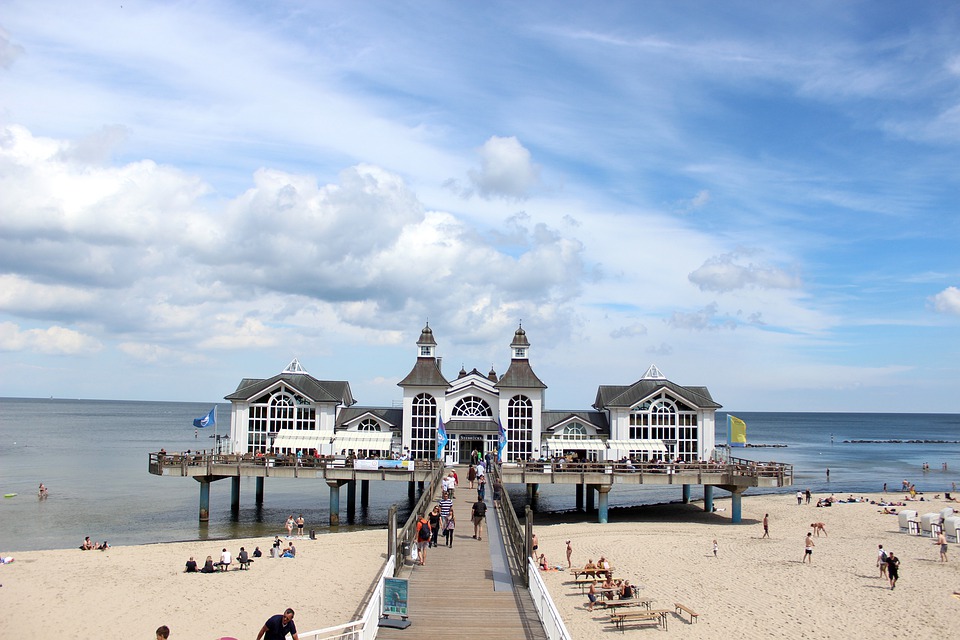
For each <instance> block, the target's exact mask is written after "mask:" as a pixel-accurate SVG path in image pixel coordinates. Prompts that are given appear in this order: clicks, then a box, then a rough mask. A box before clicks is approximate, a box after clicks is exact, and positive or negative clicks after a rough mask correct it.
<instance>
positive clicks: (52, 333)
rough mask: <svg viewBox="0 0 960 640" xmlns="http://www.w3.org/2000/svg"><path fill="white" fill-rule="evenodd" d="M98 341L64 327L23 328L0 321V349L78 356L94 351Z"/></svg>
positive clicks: (96, 350)
mask: <svg viewBox="0 0 960 640" xmlns="http://www.w3.org/2000/svg"><path fill="white" fill-rule="evenodd" d="M102 348H103V345H102V344H100V341H99V340H97V339H96V338H94V337H92V336H88V335H85V334H83V333H80V332H79V331H74V330H73V329H67V328H65V327H58V326H54V327H49V328H47V329H27V330H23V329H21V328H20V327H19V326H17V325H16V324H14V323H13V322H0V350H2V351H35V352H38V353H42V354H46V355H64V356H78V355H89V354H92V353H96V352H98V351H100V350H101V349H102Z"/></svg>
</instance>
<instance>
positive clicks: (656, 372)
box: [640, 364, 667, 380]
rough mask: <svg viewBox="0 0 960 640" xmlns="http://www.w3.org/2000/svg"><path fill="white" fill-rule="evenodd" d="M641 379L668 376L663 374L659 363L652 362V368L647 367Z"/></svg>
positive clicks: (655, 378)
mask: <svg viewBox="0 0 960 640" xmlns="http://www.w3.org/2000/svg"><path fill="white" fill-rule="evenodd" d="M640 379H641V380H666V379H667V376H665V375H663V372H662V371H660V369H658V368H657V365H655V364H652V365H650V368H649V369H647V372H646V373H645V374H643V377H642V378H640Z"/></svg>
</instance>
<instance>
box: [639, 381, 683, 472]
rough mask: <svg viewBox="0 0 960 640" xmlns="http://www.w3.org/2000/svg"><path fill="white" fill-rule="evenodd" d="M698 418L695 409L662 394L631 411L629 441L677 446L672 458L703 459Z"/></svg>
mask: <svg viewBox="0 0 960 640" xmlns="http://www.w3.org/2000/svg"><path fill="white" fill-rule="evenodd" d="M697 416H698V413H697V410H696V409H694V408H693V407H691V406H689V405H687V404H685V403H684V402H682V401H680V400H677V399H675V398H672V397H670V396H668V395H667V393H666V392H661V393H660V394H659V395H657V396H656V397H654V398H651V399H649V400H647V401H645V402H643V403H641V404H638V405H637V406H635V407H634V408H633V410H632V411H631V412H630V438H631V439H634V440H665V441H669V443H670V444H671V445H672V444H673V443H676V449H675V450H672V451H670V455H671V456H679V457H680V458H682V459H683V460H697V459H699V457H700V454H699V451H700V440H699V437H700V431H699V429H698V419H697Z"/></svg>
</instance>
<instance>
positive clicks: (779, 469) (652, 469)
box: [504, 458, 793, 479]
mask: <svg viewBox="0 0 960 640" xmlns="http://www.w3.org/2000/svg"><path fill="white" fill-rule="evenodd" d="M504 466H505V467H506V470H507V471H508V472H509V471H512V470H513V469H517V470H519V471H525V472H532V473H662V474H669V473H698V474H709V473H722V474H729V475H738V476H747V477H773V478H781V479H783V478H790V479H792V478H793V465H791V464H784V463H781V462H757V461H755V460H745V459H741V458H730V461H729V462H613V461H596V462H569V461H566V460H544V461H537V460H534V461H526V462H516V463H505V465H504Z"/></svg>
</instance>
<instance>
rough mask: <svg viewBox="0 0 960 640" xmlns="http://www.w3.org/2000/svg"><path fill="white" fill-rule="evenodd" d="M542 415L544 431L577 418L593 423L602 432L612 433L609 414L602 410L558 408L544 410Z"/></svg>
mask: <svg viewBox="0 0 960 640" xmlns="http://www.w3.org/2000/svg"><path fill="white" fill-rule="evenodd" d="M540 415H541V416H542V420H543V431H544V432H547V431H549V430H550V429H552V428H553V427H555V426H556V425H558V424H560V423H561V422H566V421H567V420H570V419H576V420H579V421H580V422H585V423H587V424H591V425H593V426H594V427H596V428H597V431H598V432H599V433H601V434H604V435H607V434H609V433H610V425H609V424H608V423H607V415H606V414H605V413H601V412H600V411H569V410H563V411H560V410H556V411H543V412H541V414H540Z"/></svg>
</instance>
